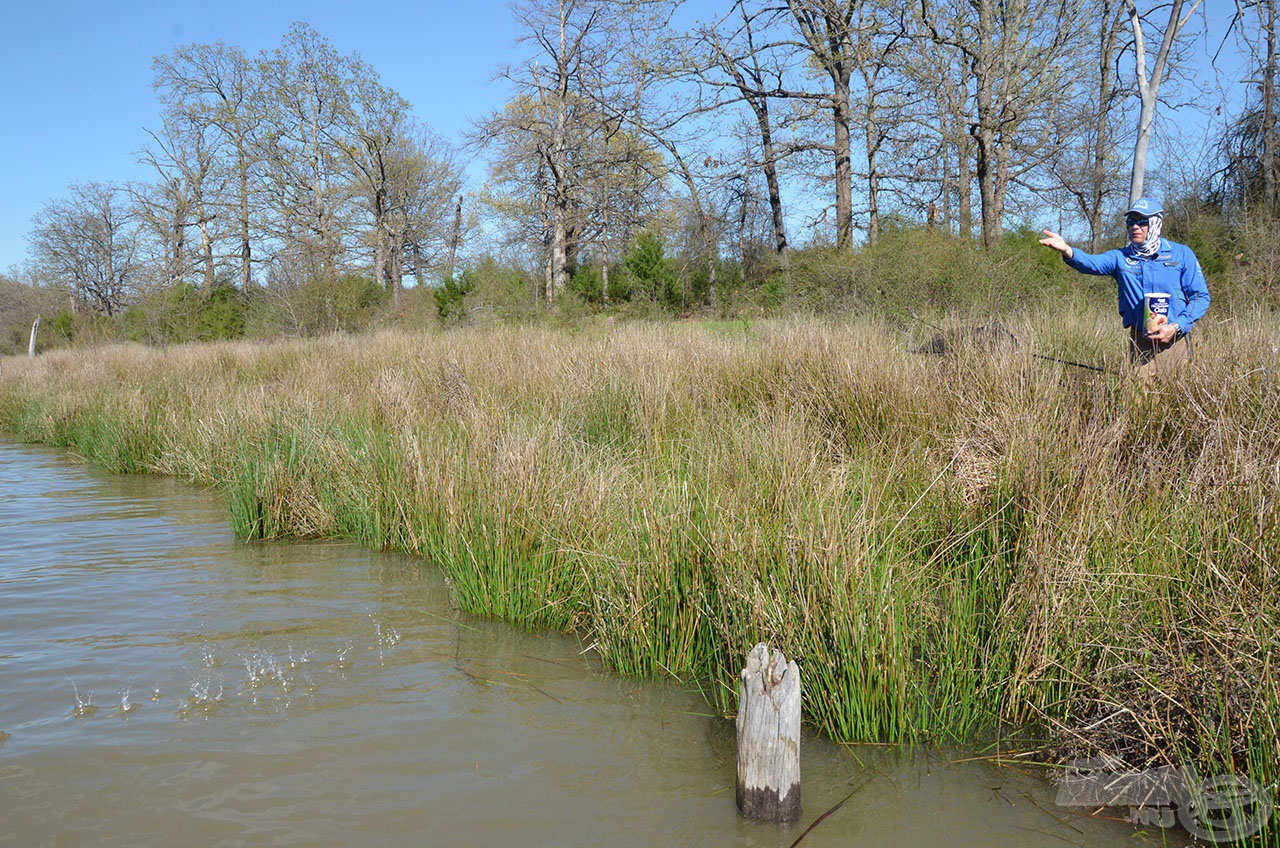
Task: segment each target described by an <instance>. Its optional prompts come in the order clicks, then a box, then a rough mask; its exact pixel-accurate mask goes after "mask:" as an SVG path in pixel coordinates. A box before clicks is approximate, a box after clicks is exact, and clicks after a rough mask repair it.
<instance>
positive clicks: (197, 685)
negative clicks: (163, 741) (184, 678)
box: [178, 677, 223, 719]
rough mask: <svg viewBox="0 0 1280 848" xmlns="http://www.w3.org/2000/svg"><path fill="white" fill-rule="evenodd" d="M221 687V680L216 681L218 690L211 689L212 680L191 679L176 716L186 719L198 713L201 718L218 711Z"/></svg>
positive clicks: (220, 704) (221, 697) (221, 693)
mask: <svg viewBox="0 0 1280 848" xmlns="http://www.w3.org/2000/svg"><path fill="white" fill-rule="evenodd" d="M222 699H223V689H222V681H221V680H219V681H218V691H217V692H214V690H213V681H212V680H209V679H205V680H201V679H200V678H198V677H197V678H196V679H195V680H192V681H191V688H190V689H189V690H188V693H187V700H186V703H184V704H183V705H182V707H180V708H179V709H178V718H181V719H188V718H191V717H192V716H195V715H198V716H201V717H202V718H208V717H209V716H211V715H213V714H214V713H216V712H217V711H218V709H219V708H220V707H221V706H222Z"/></svg>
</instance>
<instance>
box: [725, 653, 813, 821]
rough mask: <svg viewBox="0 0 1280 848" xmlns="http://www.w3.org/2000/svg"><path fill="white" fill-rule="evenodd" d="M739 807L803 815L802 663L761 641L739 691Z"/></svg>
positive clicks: (751, 812)
mask: <svg viewBox="0 0 1280 848" xmlns="http://www.w3.org/2000/svg"><path fill="white" fill-rule="evenodd" d="M738 811H739V812H741V813H742V815H743V816H745V817H746V818H749V819H755V820H756V821H775V822H793V821H795V820H796V819H798V818H800V667H799V666H797V665H796V664H795V661H794V660H793V661H792V662H789V663H788V662H787V658H786V657H785V656H783V653H782V651H774V652H773V655H772V656H770V654H769V646H768V645H766V644H765V643H763V642H761V643H760V644H758V645H756V646H755V647H754V648H752V649H751V653H750V654H748V655H747V667H746V668H745V669H744V670H743V672H742V685H741V687H740V688H739V690H738Z"/></svg>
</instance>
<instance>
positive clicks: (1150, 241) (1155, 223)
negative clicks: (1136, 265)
mask: <svg viewBox="0 0 1280 848" xmlns="http://www.w3.org/2000/svg"><path fill="white" fill-rule="evenodd" d="M1147 221H1148V222H1150V224H1151V226H1150V227H1148V229H1147V240H1146V241H1145V242H1143V243H1142V244H1135V243H1134V242H1129V244H1131V245H1133V252H1134V253H1136V254H1138V255H1139V256H1141V257H1142V258H1143V259H1150V258H1151V257H1153V256H1155V255H1156V254H1157V253H1159V252H1160V231H1161V230H1162V229H1163V226H1162V225H1163V224H1164V216H1163V215H1152V216H1151V217H1150V218H1148V219H1147Z"/></svg>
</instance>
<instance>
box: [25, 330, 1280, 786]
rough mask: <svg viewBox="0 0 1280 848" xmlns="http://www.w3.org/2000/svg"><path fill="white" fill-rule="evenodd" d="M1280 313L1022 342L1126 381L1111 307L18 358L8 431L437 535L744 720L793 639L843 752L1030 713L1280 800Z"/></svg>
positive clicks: (517, 615) (344, 517)
mask: <svg viewBox="0 0 1280 848" xmlns="http://www.w3.org/2000/svg"><path fill="white" fill-rule="evenodd" d="M1267 327H1268V320H1267V319H1266V318H1265V317H1259V318H1257V319H1256V320H1253V321H1246V320H1244V319H1240V320H1236V319H1231V320H1221V321H1219V322H1218V323H1217V325H1216V326H1214V327H1212V328H1209V330H1207V331H1206V332H1205V333H1203V334H1202V335H1203V336H1204V338H1202V339H1201V344H1200V346H1199V348H1198V351H1197V353H1198V361H1197V363H1196V366H1195V368H1194V370H1193V371H1192V372H1191V373H1190V374H1189V375H1188V376H1187V379H1186V380H1185V381H1184V382H1183V383H1182V384H1180V385H1179V386H1176V387H1173V386H1163V387H1155V388H1144V387H1142V386H1141V385H1139V384H1138V383H1137V382H1136V381H1135V380H1134V379H1133V378H1132V377H1130V376H1129V375H1128V374H1126V373H1116V374H1099V373H1095V372H1091V371H1086V370H1083V369H1078V368H1073V367H1070V366H1066V365H1062V364H1057V363H1053V362H1048V361H1045V360H1043V359H1035V358H1032V357H1030V356H1028V355H1027V352H1028V351H1030V350H1037V351H1041V352H1045V353H1049V354H1052V355H1057V356H1060V357H1063V358H1067V359H1073V360H1081V361H1085V362H1090V363H1096V362H1099V361H1101V362H1102V363H1103V364H1104V365H1106V366H1108V367H1114V368H1116V369H1117V371H1119V372H1123V368H1121V356H1120V353H1121V349H1120V344H1119V341H1120V336H1119V330H1118V328H1117V327H1116V326H1115V319H1114V315H1112V314H1106V315H1099V316H1096V317H1092V318H1088V319H1081V320H1077V321H1075V322H1074V323H1071V324H1069V325H1067V326H1062V325H1055V326H1054V327H1053V333H1052V334H1049V333H1046V332H1043V331H1041V330H1039V329H1037V328H1036V327H1033V326H1032V325H1031V324H1027V325H1025V326H1013V327H1012V328H1011V329H1013V331H1014V335H1015V336H1017V337H1018V339H1019V340H1020V342H1021V343H1022V347H1021V349H1011V348H999V349H994V350H992V349H987V348H986V347H984V346H983V344H982V340H981V339H977V340H974V341H971V342H968V343H965V342H961V343H960V346H959V349H958V355H957V356H954V357H929V356H921V355H915V354H911V353H909V348H910V346H911V344H912V343H914V342H918V341H919V337H918V335H917V337H915V338H908V336H907V335H906V334H904V333H902V332H901V331H899V330H891V329H889V328H887V327H885V326H883V325H880V324H877V323H875V322H871V321H867V322H863V323H858V324H855V325H837V324H832V323H824V322H819V321H812V320H811V321H802V320H797V321H791V322H783V323H775V324H756V325H749V324H740V323H734V324H723V325H715V326H702V325H695V324H653V325H649V324H631V325H617V326H614V325H609V324H597V325H591V326H589V327H588V328H586V329H582V330H578V331H574V332H568V331H557V330H552V329H547V328H524V329H520V328H492V329H473V330H457V331H450V332H440V333H436V334H407V333H385V334H380V335H375V336H367V337H330V338H324V339H315V340H310V341H279V342H272V343H263V344H256V345H251V344H248V343H226V344H218V345H208V346H195V347H183V348H169V349H165V350H155V349H146V348H142V347H133V346H122V347H112V348H106V349H102V350H95V351H91V352H81V353H55V354H50V355H47V356H45V357H42V358H40V359H38V360H35V361H34V362H27V361H25V360H7V361H6V362H5V365H4V371H3V375H2V376H0V428H3V429H5V430H7V431H9V432H12V433H15V434H16V435H17V436H19V437H20V438H23V439H27V440H31V441H37V442H43V443H46V444H52V445H65V446H68V447H70V448H72V449H74V450H76V451H78V452H80V453H82V454H84V455H85V456H87V457H89V458H91V459H94V460H96V461H99V462H101V463H103V464H104V465H105V466H106V467H108V468H110V469H112V470H116V471H123V472H138V471H146V472H155V473H161V474H169V475H174V476H177V477H181V478H185V479H189V480H193V481H196V482H198V483H201V484H205V485H209V486H213V487H216V488H217V489H219V490H220V491H221V492H223V493H224V494H225V497H226V500H227V503H228V505H229V509H230V513H231V517H232V521H233V524H234V526H235V529H236V531H237V532H238V533H240V534H242V535H244V536H246V537H250V538H274V537H287V536H342V537H349V538H353V539H357V540H359V541H361V542H363V543H365V544H367V545H370V546H373V547H377V548H396V549H403V550H406V551H410V552H413V553H416V554H420V555H422V556H424V557H426V558H428V559H430V560H432V561H434V562H437V563H439V565H440V567H442V568H443V569H444V570H445V572H446V573H447V574H448V575H449V578H450V580H451V582H452V585H453V588H454V590H455V592H456V596H457V600H458V602H459V603H460V604H461V606H462V607H463V608H465V609H467V610H470V611H472V612H476V613H480V614H489V615H495V616H500V617H502V618H506V619H510V620H512V621H515V622H518V623H521V624H524V625H528V626H532V627H552V628H558V629H564V630H571V631H574V632H577V633H580V634H582V635H583V636H584V638H585V639H587V640H589V642H590V643H591V644H592V645H593V646H594V648H595V649H596V650H597V651H598V652H599V654H600V655H601V656H602V657H603V658H604V659H605V661H606V662H607V663H609V664H610V665H611V666H613V667H615V668H617V669H618V670H620V671H623V672H625V673H632V674H664V675H666V674H669V675H674V676H676V677H679V678H683V679H691V680H697V681H699V682H700V683H701V684H702V685H703V686H704V687H705V688H706V691H707V694H708V696H709V697H710V698H711V699H712V700H713V701H714V702H715V703H717V704H718V705H719V706H721V707H724V708H726V709H730V710H731V709H732V701H733V699H734V698H735V696H736V695H735V691H734V690H735V687H734V683H733V681H734V677H733V675H734V672H735V670H736V668H737V667H738V666H739V665H740V663H741V662H742V659H743V657H744V656H745V652H746V650H747V649H748V648H749V647H750V645H751V644H753V643H754V642H755V641H757V640H760V639H767V640H769V641H770V642H771V644H773V645H776V646H778V647H780V648H782V649H784V650H786V651H787V652H788V653H789V654H794V655H796V656H798V657H800V658H801V662H802V667H803V670H804V678H803V679H804V686H805V709H806V713H807V717H808V719H809V720H810V721H812V722H813V723H814V724H815V725H816V726H818V727H819V728H820V729H821V730H823V731H825V732H826V733H829V734H830V735H831V736H833V737H835V738H837V739H841V740H879V741H888V742H899V741H907V740H941V741H963V742H966V743H973V742H975V741H979V742H986V741H990V740H992V739H996V738H999V737H1002V736H1004V735H1005V734H1009V733H1010V732H1011V731H1010V729H1011V728H1016V729H1017V736H1016V738H1013V737H1008V736H1006V737H1005V747H1014V746H1027V745H1033V744H1035V745H1040V744H1043V745H1044V748H1043V749H1042V750H1043V751H1048V752H1052V753H1053V754H1054V755H1057V756H1062V757H1066V756H1070V755H1080V754H1094V753H1100V752H1101V753H1107V754H1113V755H1116V756H1120V757H1123V758H1124V759H1125V761H1126V762H1128V763H1129V764H1130V765H1133V766H1146V765H1151V764H1155V763H1162V762H1174V763H1179V764H1181V763H1184V762H1194V763H1196V764H1197V765H1199V766H1200V767H1201V768H1202V769H1204V770H1208V773H1214V772H1217V771H1223V770H1224V769H1226V768H1231V769H1235V770H1237V771H1240V772H1243V773H1248V774H1250V775H1251V776H1253V777H1254V778H1255V779H1258V780H1259V781H1261V782H1263V783H1267V784H1270V785H1271V786H1272V788H1273V789H1274V786H1275V781H1276V780H1277V777H1278V774H1277V767H1278V765H1280V750H1278V747H1277V745H1278V743H1277V737H1278V734H1277V723H1280V696H1278V695H1277V686H1276V684H1277V669H1276V665H1277V662H1278V661H1280V652H1277V651H1276V648H1277V639H1278V637H1277V632H1278V627H1277V625H1278V624H1280V621H1278V620H1277V619H1278V618H1280V616H1278V615H1277V612H1278V611H1280V604H1278V602H1277V601H1278V598H1277V593H1278V592H1280V580H1277V577H1278V575H1277V566H1278V565H1280V563H1277V559H1278V558H1280V553H1278V552H1280V531H1278V529H1277V528H1278V527H1280V523H1278V522H1277V515H1278V513H1277V506H1276V498H1277V492H1278V491H1280V383H1278V382H1277V379H1276V371H1275V367H1276V365H1277V364H1278V363H1277V357H1276V355H1275V353H1274V351H1273V350H1272V349H1271V347H1270V343H1269V342H1268V343H1267V344H1259V343H1258V340H1259V339H1270V338H1272V337H1273V334H1269V333H1270V332H1271V331H1269V330H1268V329H1267ZM1264 369H1265V370H1264Z"/></svg>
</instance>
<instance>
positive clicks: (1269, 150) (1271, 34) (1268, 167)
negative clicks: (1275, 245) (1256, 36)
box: [1262, 0, 1280, 215]
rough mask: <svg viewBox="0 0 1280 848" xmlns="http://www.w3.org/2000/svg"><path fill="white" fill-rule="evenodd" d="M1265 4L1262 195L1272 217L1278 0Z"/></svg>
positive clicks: (1278, 208) (1279, 200)
mask: <svg viewBox="0 0 1280 848" xmlns="http://www.w3.org/2000/svg"><path fill="white" fill-rule="evenodd" d="M1265 2H1266V16H1267V24H1266V39H1267V55H1266V62H1265V64H1264V65H1263V69H1262V196H1263V198H1264V200H1265V202H1266V205H1267V208H1268V210H1269V211H1270V213H1271V214H1272V215H1275V214H1277V213H1280V179H1277V176H1276V168H1277V167H1278V166H1280V163H1278V162H1277V161H1276V159H1277V156H1280V150H1277V149H1276V0H1265Z"/></svg>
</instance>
